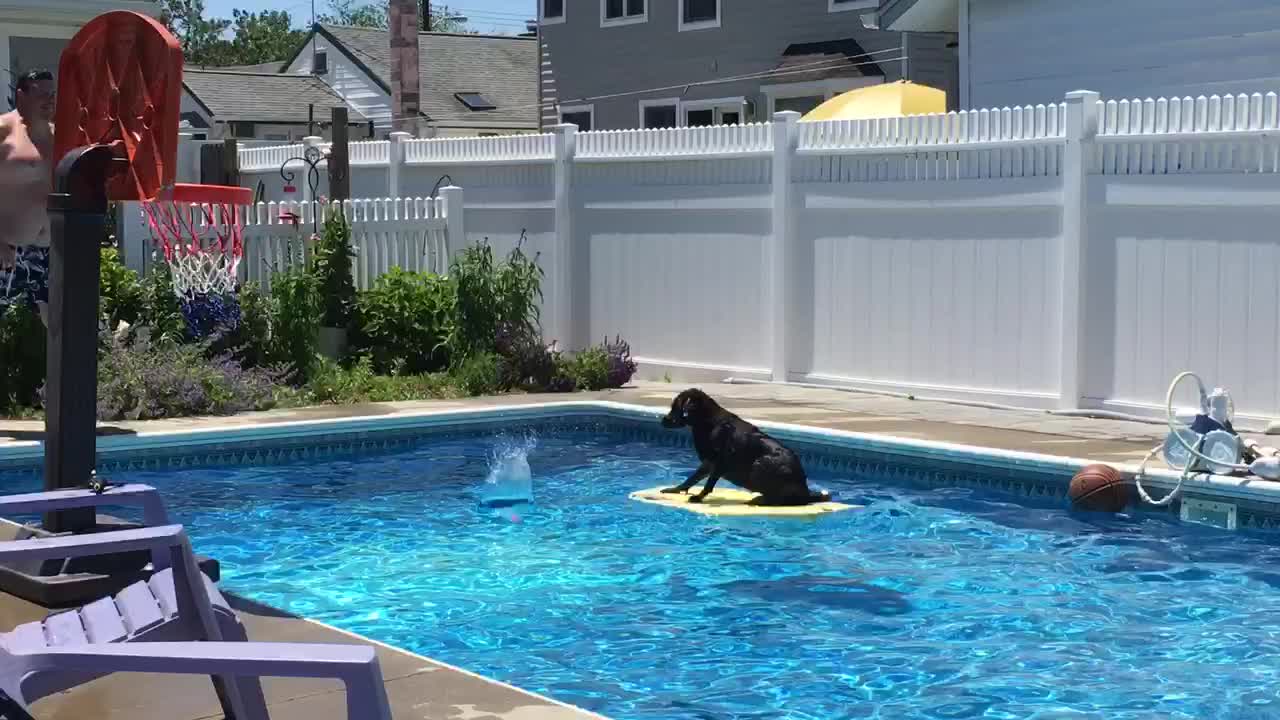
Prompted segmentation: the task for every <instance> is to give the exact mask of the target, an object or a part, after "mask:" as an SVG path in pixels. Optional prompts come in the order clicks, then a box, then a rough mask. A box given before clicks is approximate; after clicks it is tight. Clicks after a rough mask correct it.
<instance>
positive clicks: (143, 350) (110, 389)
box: [98, 333, 280, 420]
mask: <svg viewBox="0 0 1280 720" xmlns="http://www.w3.org/2000/svg"><path fill="white" fill-rule="evenodd" d="M104 335H106V337H105V338H103V340H102V345H103V346H104V347H105V348H106V350H105V352H104V354H103V355H102V357H100V358H99V361H98V419H99V420H150V419H154V418H169V417H186V416H190V415H229V414H232V413H237V412H241V411H244V410H265V409H267V408H270V407H272V406H274V404H275V400H276V394H277V388H278V387H279V384H280V374H279V373H278V372H276V371H273V370H270V369H266V368H255V369H252V370H245V369H244V368H242V367H241V366H240V365H239V364H238V363H237V362H236V361H235V360H233V359H232V358H230V357H229V356H225V355H223V356H215V357H209V356H208V353H207V350H208V348H207V347H206V344H207V343H193V344H187V345H183V344H179V343H176V342H172V341H169V340H159V341H155V340H153V339H152V338H150V337H148V335H147V333H132V334H131V335H132V336H133V337H132V339H130V338H115V337H111V336H110V334H109V333H104Z"/></svg>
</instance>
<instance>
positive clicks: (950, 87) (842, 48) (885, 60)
mask: <svg viewBox="0 0 1280 720" xmlns="http://www.w3.org/2000/svg"><path fill="white" fill-rule="evenodd" d="M538 4H539V7H538V28H539V32H538V39H539V44H540V52H541V86H540V88H539V90H540V93H541V96H540V97H541V103H542V118H541V120H542V123H543V125H544V126H546V125H551V124H555V123H557V122H561V121H564V122H572V123H574V124H576V125H578V126H579V127H580V128H583V129H587V128H591V129H597V130H608V129H619V128H636V127H672V126H693V125H720V124H735V123H741V122H753V121H761V120H765V119H767V118H769V117H770V116H771V114H772V113H773V112H775V111H779V110H796V111H799V112H805V111H807V110H809V109H812V108H813V107H815V106H817V105H818V104H820V103H821V102H822V101H824V100H826V99H827V98H830V97H832V96H833V95H836V94H839V93H841V92H844V91H846V90H851V89H853V88H857V87H861V86H864V85H869V84H875V83H881V82H886V81H893V80H898V79H901V78H906V79H909V80H913V81H915V82H920V83H923V84H926V85H930V86H933V87H937V88H939V89H942V90H945V91H946V92H947V96H948V101H949V103H950V104H951V105H952V106H958V101H959V97H958V95H957V93H956V86H957V81H958V77H957V65H958V62H957V54H956V44H955V35H954V32H927V33H909V34H903V33H900V32H889V31H883V30H878V29H875V28H874V25H875V14H876V8H877V0H538ZM868 25H871V27H868Z"/></svg>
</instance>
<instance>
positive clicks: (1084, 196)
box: [1058, 90, 1098, 409]
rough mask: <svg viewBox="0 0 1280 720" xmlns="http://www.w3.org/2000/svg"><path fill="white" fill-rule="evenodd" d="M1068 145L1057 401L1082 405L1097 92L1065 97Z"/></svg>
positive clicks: (1068, 405) (1064, 173)
mask: <svg viewBox="0 0 1280 720" xmlns="http://www.w3.org/2000/svg"><path fill="white" fill-rule="evenodd" d="M1065 131H1066V145H1065V146H1064V147H1063V151H1062V261H1061V267H1060V271H1061V273H1062V275H1061V282H1062V296H1061V300H1062V348H1061V350H1062V352H1061V357H1062V361H1061V362H1062V368H1061V377H1060V378H1059V390H1058V405H1059V407H1062V408H1065V409H1074V408H1078V407H1080V404H1081V403H1080V401H1081V399H1082V398H1083V397H1084V392H1085V388H1086V386H1087V380H1086V378H1085V368H1086V364H1085V357H1086V356H1087V351H1088V347H1087V345H1088V341H1089V337H1088V335H1089V334H1088V328H1087V327H1086V319H1087V313H1086V305H1087V302H1088V297H1089V292H1088V288H1087V281H1088V278H1087V270H1088V261H1087V257H1088V251H1089V248H1088V245H1089V207H1088V180H1089V169H1090V165H1091V163H1092V160H1093V149H1094V138H1096V137H1097V135H1098V93H1096V92H1091V91H1088V90H1076V91H1074V92H1070V93H1067V97H1066V127H1065Z"/></svg>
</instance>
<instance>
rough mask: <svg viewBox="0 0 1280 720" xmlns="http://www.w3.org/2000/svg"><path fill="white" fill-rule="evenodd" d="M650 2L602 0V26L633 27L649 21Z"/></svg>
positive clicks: (646, 0) (645, 0)
mask: <svg viewBox="0 0 1280 720" xmlns="http://www.w3.org/2000/svg"><path fill="white" fill-rule="evenodd" d="M647 4H648V0H600V26H601V27H605V26H608V25H631V24H633V23H641V22H645V21H647V20H648V19H649V15H648V12H647V10H648V8H646V7H645V6H646V5H647Z"/></svg>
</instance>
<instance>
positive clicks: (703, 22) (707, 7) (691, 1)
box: [680, 0, 720, 30]
mask: <svg viewBox="0 0 1280 720" xmlns="http://www.w3.org/2000/svg"><path fill="white" fill-rule="evenodd" d="M718 27H720V0H680V29H681V30H702V29H704V28H718Z"/></svg>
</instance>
